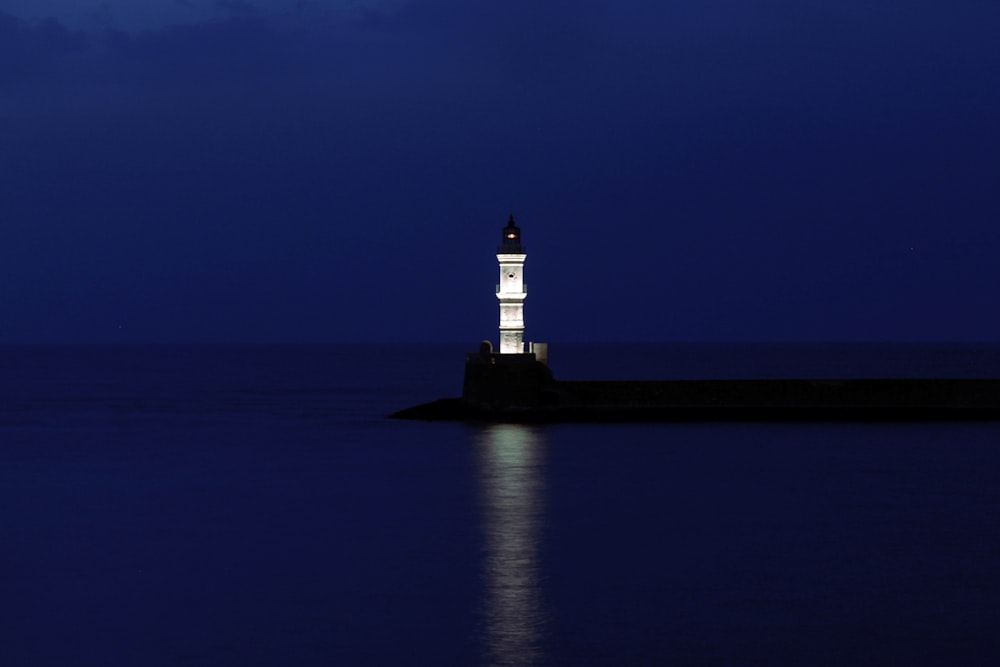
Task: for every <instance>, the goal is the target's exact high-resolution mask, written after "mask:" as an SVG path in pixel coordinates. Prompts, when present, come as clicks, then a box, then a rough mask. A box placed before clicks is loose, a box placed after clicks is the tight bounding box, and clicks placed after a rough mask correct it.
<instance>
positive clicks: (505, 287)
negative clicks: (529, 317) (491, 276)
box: [497, 215, 528, 354]
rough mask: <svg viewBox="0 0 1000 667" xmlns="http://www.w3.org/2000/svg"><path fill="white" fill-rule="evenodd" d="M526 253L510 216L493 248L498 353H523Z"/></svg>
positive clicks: (519, 232) (518, 229) (517, 229)
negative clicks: (497, 264) (496, 272)
mask: <svg viewBox="0 0 1000 667" xmlns="http://www.w3.org/2000/svg"><path fill="white" fill-rule="evenodd" d="M527 257H528V256H527V255H526V254H525V252H524V248H523V247H522V246H521V230H520V228H518V227H517V226H516V225H515V224H514V216H513V215H512V216H510V220H508V221H507V226H506V227H504V228H503V241H502V242H501V244H500V247H498V248H497V261H498V262H500V284H499V285H497V299H499V300H500V354H522V353H523V352H524V297H526V296H528V288H527V286H526V285H525V284H524V260H525V259H526V258H527Z"/></svg>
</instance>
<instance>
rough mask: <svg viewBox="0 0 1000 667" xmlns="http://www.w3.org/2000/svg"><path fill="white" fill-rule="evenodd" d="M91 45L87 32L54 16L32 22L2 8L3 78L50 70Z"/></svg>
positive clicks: (0, 62) (0, 75) (0, 57)
mask: <svg viewBox="0 0 1000 667" xmlns="http://www.w3.org/2000/svg"><path fill="white" fill-rule="evenodd" d="M88 47H89V41H88V39H87V37H86V35H85V34H83V33H81V32H76V31H72V30H69V29H67V28H66V27H64V26H63V25H62V24H61V23H59V22H58V21H56V20H55V19H45V20H42V21H31V22H29V21H24V20H21V19H19V18H17V17H15V16H11V15H10V14H4V13H2V12H0V81H6V82H10V81H12V80H16V79H23V78H25V77H29V76H31V75H32V74H34V73H35V72H38V71H45V70H51V69H52V68H53V67H55V66H57V65H58V64H59V63H60V61H62V60H64V59H65V58H67V57H72V56H75V55H78V54H80V53H83V52H85V51H86V50H87V49H88Z"/></svg>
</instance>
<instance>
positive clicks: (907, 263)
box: [0, 0, 1000, 345]
mask: <svg viewBox="0 0 1000 667" xmlns="http://www.w3.org/2000/svg"><path fill="white" fill-rule="evenodd" d="M45 14H51V15H52V16H51V17H50V18H46V16H45ZM998 34H1000V4H998V3H996V2H990V1H986V0H956V1H955V2H949V3H942V2H930V1H926V0H915V1H912V2H905V3H902V2H899V1H898V0H864V1H861V0H836V1H835V0H824V1H805V0H800V1H797V2H788V1H762V2H737V1H735V0H725V1H724V0H718V1H712V0H699V1H695V0H684V1H655V2H654V1H652V0H650V1H640V0H635V1H625V2H615V3H612V2H596V1H592V0H575V1H573V2H569V1H564V2H538V0H531V1H527V0H504V1H502V2H501V1H499V0H497V1H493V0H481V1H478V2H470V1H469V0H415V1H414V2H410V3H405V2H385V1H383V2H378V1H377V0H372V2H364V0H357V1H353V2H344V3H334V2H329V3H320V2H315V3H310V2H293V1H291V0H287V1H283V0H271V1H270V2H266V1H260V2H254V1H252V0H248V1H245V2H236V1H230V2H208V1H204V0H201V1H200V0H162V1H159V2H158V1H156V0H146V1H145V2H140V0H131V1H128V2H127V1H126V0H119V1H118V2H115V1H114V0H111V1H110V2H105V3H101V2H93V3H89V4H88V3H87V2H86V1H85V0H74V1H73V2H68V1H67V2H60V1H59V0H48V1H46V2H42V1H39V2H35V3H29V2H26V1H22V0H0V229H2V232H3V243H2V245H0V266H2V268H3V273H2V280H0V342H145V341H184V342H188V341H189V342H200V341H206V342H227V341H233V342H239V341H247V342H258V341H260V342H264V341H293V342H296V341H317V342H326V341H329V342H338V341H360V340H375V341H404V342H411V341H413V342H420V341H469V342H470V345H474V344H475V342H476V341H478V340H480V339H482V338H484V337H491V338H494V339H495V338H496V326H497V319H498V315H497V305H496V299H495V297H494V296H493V286H494V283H495V281H496V273H497V269H496V260H495V258H494V257H493V254H492V253H493V252H494V247H495V245H496V244H497V242H498V240H499V230H500V228H501V227H502V226H503V224H504V223H505V221H506V218H507V215H508V214H509V213H510V212H511V211H513V213H514V215H515V217H516V218H517V220H518V223H519V224H520V225H521V226H522V228H523V230H524V238H525V243H526V245H527V247H528V253H529V255H528V263H527V266H526V270H525V274H526V280H527V283H528V285H529V296H528V300H527V302H526V306H525V315H526V321H527V332H526V338H528V339H533V340H549V341H595V342H599V341H686V340H732V341H745V340H776V341H783V340H996V339H1000V314H998V313H1000V311H998V309H997V307H996V303H995V302H996V296H997V294H998V286H1000V285H998V283H1000V268H998V262H997V257H998V255H1000V225H998V222H1000V195H998V187H1000V122H998V118H1000V48H998V47H997V35H998Z"/></svg>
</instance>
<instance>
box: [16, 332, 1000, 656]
mask: <svg viewBox="0 0 1000 667" xmlns="http://www.w3.org/2000/svg"><path fill="white" fill-rule="evenodd" d="M468 347H469V348H470V349H472V348H474V346H468ZM597 351H598V350H595V349H594V348H586V347H583V346H565V347H558V346H553V348H552V353H551V356H552V364H553V366H554V367H555V369H556V372H557V374H558V375H560V376H562V377H566V378H570V377H573V378H586V377H595V378H599V377H616V376H623V377H640V376H642V375H643V374H644V373H645V374H649V375H650V376H652V377H671V376H673V377H684V376H691V375H700V376H704V377H725V376H728V377H739V376H744V377H748V376H754V375H767V374H771V375H772V376H774V375H788V376H791V375H799V376H803V375H813V376H819V375H823V376H831V377H832V376H841V377H846V376H859V375H884V374H887V373H888V374H909V375H911V376H912V375H942V374H947V375H953V376H954V375H964V376H972V375H979V376H988V375H997V376H1000V364H998V363H997V361H998V359H1000V353H998V350H997V348H996V347H993V346H923V347H919V346H917V347H910V348H908V349H903V348H900V347H898V346H895V347H888V348H886V347H883V348H874V347H871V346H869V347H864V346H855V347H853V348H843V347H838V348H831V347H829V346H826V347H824V346H781V347H776V346H751V347H743V348H736V347H733V346H728V347H727V346H723V347H719V346H687V347H683V348H678V347H662V346H638V347H629V348H617V349H616V351H615V354H614V355H603V356H601V357H600V361H599V362H598V361H595V357H594V354H595V352H597ZM600 351H602V352H606V351H607V349H606V348H601V350H600ZM464 352H465V348H464V346H433V347H430V348H421V347H402V348H389V347H365V346H353V347H336V346H300V347H282V346H263V347H254V346H248V347H239V346H227V347H197V346H191V347H168V346H164V347H155V346H154V347H4V348H0V600H2V601H3V603H2V604H0V664H2V665H95V666H96V665H102V666H105V665H154V666H155V665H276V664H285V665H365V664H370V665H387V664H391V665H396V664H428V665H430V664H434V665H438V664H455V665H476V664H483V665H491V664H496V665H507V664H509V665H516V664H540V665H546V664H551V665H581V664H598V665H618V664H640V665H642V664H649V665H652V664H656V665H670V664H676V665H764V664H768V665H773V664H784V665H802V664H809V665H844V664H852V665H885V664H895V663H900V664H912V665H924V664H926V665H946V664H947V665H952V664H963V665H980V664H981V665H987V664H990V665H992V664H995V663H996V661H997V659H998V658H1000V637H998V633H997V632H996V629H997V627H998V622H1000V568H998V567H997V564H998V563H1000V454H998V445H1000V425H998V424H990V423H957V424H870V425H855V424H830V425H822V424H820V425H817V424H770V425H768V424H749V425H741V424H725V425H720V424H684V425H669V424H665V425H648V424H643V425H607V426H605V425H556V426H548V427H543V428H529V427H522V426H512V425H506V426H505V425H495V426H470V425H462V424H425V423H411V422H395V421H390V420H386V419H383V416H384V415H385V414H386V413H388V412H391V411H392V410H395V409H398V408H401V407H405V406H408V405H411V404H414V403H418V402H422V401H425V400H430V399H433V398H437V397H440V396H448V395H456V394H457V393H458V392H459V389H460V386H461V373H462V361H463V358H464V357H463V353H464Z"/></svg>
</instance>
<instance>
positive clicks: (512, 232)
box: [497, 215, 524, 255]
mask: <svg viewBox="0 0 1000 667" xmlns="http://www.w3.org/2000/svg"><path fill="white" fill-rule="evenodd" d="M501 234H502V239H501V241H500V247H499V248H497V252H498V253H500V254H508V255H521V254H523V253H524V248H523V247H522V246H521V228H520V227H518V226H517V225H515V224H514V216H513V215H511V216H510V219H509V220H508V221H507V226H506V227H504V228H503V230H502V232H501Z"/></svg>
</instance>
